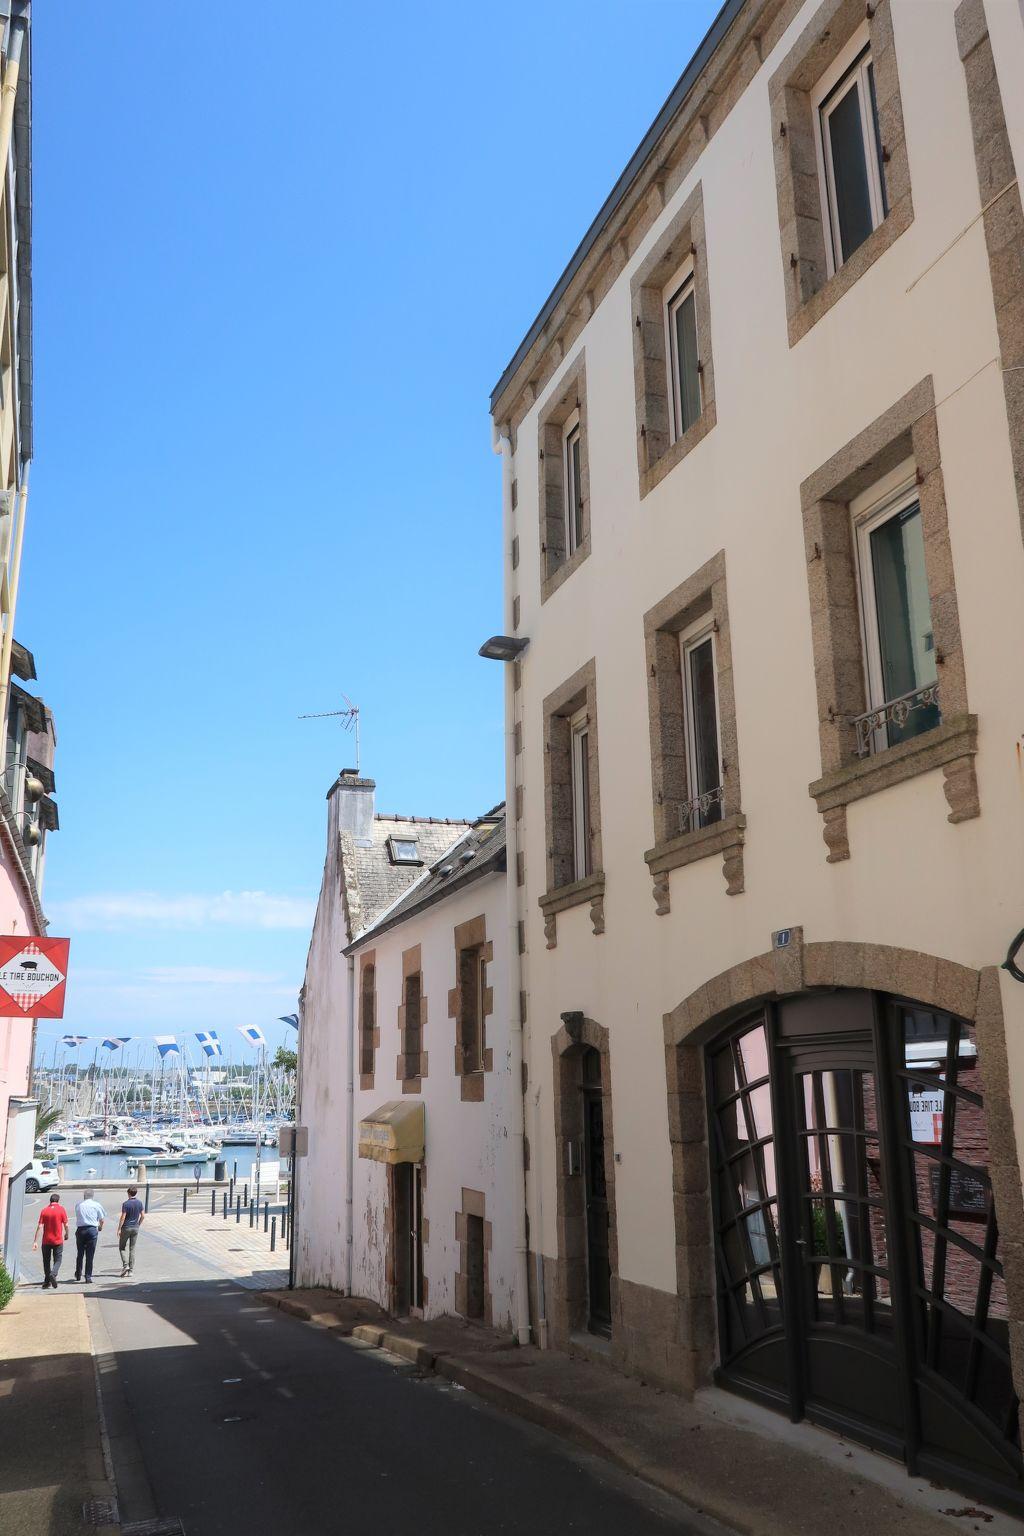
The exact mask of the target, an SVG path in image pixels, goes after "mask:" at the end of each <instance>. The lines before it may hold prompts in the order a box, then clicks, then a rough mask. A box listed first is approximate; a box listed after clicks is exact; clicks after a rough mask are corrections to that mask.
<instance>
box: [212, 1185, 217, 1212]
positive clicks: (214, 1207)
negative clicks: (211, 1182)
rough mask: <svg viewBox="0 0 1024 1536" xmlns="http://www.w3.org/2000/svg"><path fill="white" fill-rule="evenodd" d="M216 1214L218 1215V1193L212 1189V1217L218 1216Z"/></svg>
mask: <svg viewBox="0 0 1024 1536" xmlns="http://www.w3.org/2000/svg"><path fill="white" fill-rule="evenodd" d="M216 1214H217V1191H216V1190H215V1189H211V1190H210V1215H211V1216H216Z"/></svg>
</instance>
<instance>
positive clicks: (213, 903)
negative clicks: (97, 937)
mask: <svg viewBox="0 0 1024 1536" xmlns="http://www.w3.org/2000/svg"><path fill="white" fill-rule="evenodd" d="M48 906H49V915H50V918H51V927H53V928H54V929H55V930H56V931H58V932H59V931H60V930H61V929H64V930H67V931H69V932H70V933H72V934H74V933H75V932H76V931H78V932H93V933H118V932H122V931H124V930H127V929H136V928H149V929H152V928H163V929H178V930H193V929H198V928H207V927H210V926H214V927H221V928H255V929H264V930H266V929H288V928H292V929H294V928H304V929H308V928H309V927H310V926H311V925H312V922H313V914H314V911H315V908H316V903H315V902H314V901H313V900H312V899H310V898H307V897H303V896H274V895H272V894H270V893H269V892H267V891H221V892H220V893H219V894H218V893H213V894H211V895H206V896H200V895H182V896H164V895H160V894H159V893H158V892H156V891H125V892H118V893H110V894H97V895H94V896H75V897H72V898H71V900H70V901H59V902H56V901H55V902H52V903H49V904H48Z"/></svg>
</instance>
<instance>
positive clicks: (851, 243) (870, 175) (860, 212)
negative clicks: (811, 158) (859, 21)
mask: <svg viewBox="0 0 1024 1536" xmlns="http://www.w3.org/2000/svg"><path fill="white" fill-rule="evenodd" d="M812 105H813V108H814V117H815V122H816V124H817V153H818V172H819V179H820V184H821V199H822V215H823V217H824V221H825V236H826V238H825V254H826V259H827V263H828V270H829V274H830V275H831V274H832V273H833V272H837V271H838V270H839V268H840V267H841V266H842V265H843V262H844V261H848V260H849V258H850V257H851V256H852V255H853V253H854V251H855V250H856V249H857V247H858V246H860V245H863V243H864V241H865V240H866V239H867V238H868V236H869V235H870V234H871V232H872V230H874V229H877V228H878V226H879V224H881V222H882V220H883V219H884V218H885V216H886V214H887V213H888V211H889V206H888V201H887V198H886V190H885V168H884V166H883V163H882V146H881V143H880V140H879V133H878V107H877V103H876V100H875V71H874V65H873V64H872V62H871V49H870V46H869V44H868V34H867V27H866V26H865V27H863V28H861V30H860V31H859V32H858V34H857V36H856V37H855V38H854V39H853V40H852V41H851V42H850V44H849V45H848V47H846V48H844V50H843V52H842V53H841V54H840V55H839V57H838V59H837V60H836V61H835V63H834V64H833V66H832V68H831V69H830V70H829V71H828V73H827V74H826V75H824V76H823V77H822V79H821V80H820V81H819V82H818V86H817V89H816V90H815V91H814V93H813V98H812Z"/></svg>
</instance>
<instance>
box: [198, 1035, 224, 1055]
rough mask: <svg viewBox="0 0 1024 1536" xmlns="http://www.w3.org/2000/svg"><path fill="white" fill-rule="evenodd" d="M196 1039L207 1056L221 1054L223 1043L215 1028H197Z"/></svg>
mask: <svg viewBox="0 0 1024 1536" xmlns="http://www.w3.org/2000/svg"><path fill="white" fill-rule="evenodd" d="M196 1039H197V1040H198V1041H199V1044H200V1045H201V1046H202V1048H203V1050H204V1051H205V1052H206V1054H207V1056H219V1055H220V1054H221V1045H220V1041H219V1040H218V1038H217V1031H216V1030H215V1029H197V1030H196Z"/></svg>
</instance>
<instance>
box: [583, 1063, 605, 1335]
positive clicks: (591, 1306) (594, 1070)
mask: <svg viewBox="0 0 1024 1536" xmlns="http://www.w3.org/2000/svg"><path fill="white" fill-rule="evenodd" d="M581 1068H582V1070H581V1078H582V1083H581V1092H582V1096H583V1179H584V1205H585V1217H586V1233H587V1327H588V1329H589V1331H590V1332H591V1333H600V1334H610V1333H611V1327H612V1292H611V1284H612V1271H611V1260H610V1254H609V1247H608V1182H607V1173H606V1169H605V1138H604V1089H603V1085H602V1081H601V1055H600V1052H599V1051H595V1050H594V1049H593V1047H592V1046H586V1047H585V1048H584V1050H583V1056H582V1062H581Z"/></svg>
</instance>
